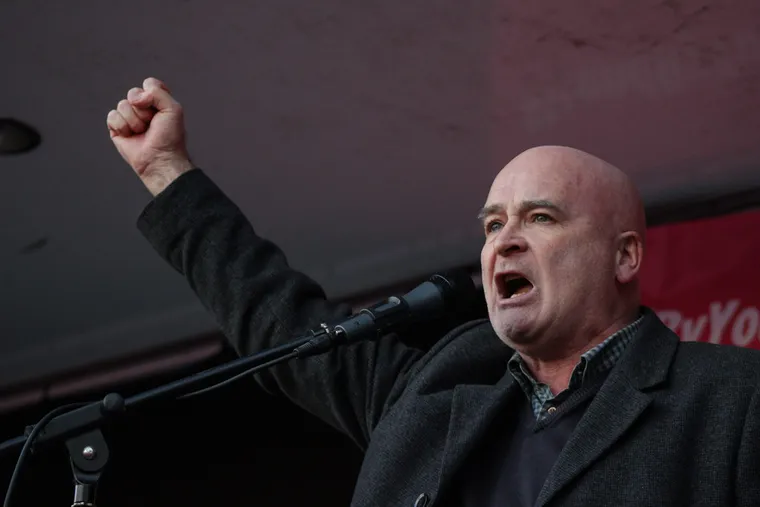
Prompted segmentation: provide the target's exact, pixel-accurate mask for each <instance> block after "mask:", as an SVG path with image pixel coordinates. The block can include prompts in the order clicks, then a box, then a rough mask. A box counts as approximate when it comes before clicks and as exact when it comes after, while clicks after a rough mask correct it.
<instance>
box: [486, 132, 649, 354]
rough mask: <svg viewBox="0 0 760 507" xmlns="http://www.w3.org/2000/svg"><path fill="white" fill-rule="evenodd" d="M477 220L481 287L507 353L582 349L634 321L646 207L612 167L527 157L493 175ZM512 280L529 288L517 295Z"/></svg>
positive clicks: (569, 158)
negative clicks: (566, 344)
mask: <svg viewBox="0 0 760 507" xmlns="http://www.w3.org/2000/svg"><path fill="white" fill-rule="evenodd" d="M481 218H482V220H483V228H484V233H485V243H484V246H483V250H482V252H481V265H482V272H483V286H484V289H485V292H486V299H487V300H488V304H489V314H490V316H491V322H492V324H493V325H494V329H496V331H497V333H498V334H499V335H500V336H501V337H502V339H504V340H505V341H506V342H507V343H508V344H510V345H512V346H516V345H517V344H519V343H520V340H524V341H525V343H530V344H533V345H536V344H539V345H540V344H541V343H544V342H545V341H546V340H549V341H551V340H553V339H555V338H556V337H564V339H565V340H570V341H572V340H576V341H577V340H580V341H581V342H583V340H584V339H585V338H583V337H588V336H608V334H607V333H608V331H609V330H610V329H614V328H616V326H618V324H620V323H621V322H629V321H630V319H631V317H632V315H634V314H637V313H638V308H639V287H638V271H639V267H640V264H641V259H642V257H643V244H644V234H645V231H646V223H645V216H644V208H643V205H642V202H641V198H640V197H639V193H638V191H637V190H636V187H635V186H634V184H633V182H632V181H631V180H630V179H629V178H628V176H626V174H625V173H623V172H622V171H621V170H619V169H618V168H616V167H615V166H613V165H612V164H609V163H608V162H605V161H603V160H601V159H600V158H598V157H595V156H593V155H590V154H588V153H586V152H583V151H581V150H577V149H574V148H568V147H563V146H541V147H537V148H532V149H529V150H527V151H525V152H523V153H521V154H520V155H518V156H517V157H515V158H514V159H513V160H511V161H510V162H509V163H508V164H507V165H506V166H505V167H504V168H503V169H502V170H501V171H500V172H499V174H498V175H497V176H496V178H495V179H494V182H493V184H492V185H491V189H490V192H489V194H488V198H487V200H486V205H485V207H484V208H483V212H482V213H481ZM517 275H519V276H520V278H521V279H524V280H527V282H524V283H522V284H521V285H519V288H517V286H518V283H517V282H513V279H514V277H515V276H517ZM505 280H508V281H510V283H507V282H506V281H505ZM617 329H619V327H617ZM615 330H616V329H615ZM579 337H580V338H579ZM576 344H577V343H576ZM555 345H556V344H555ZM550 350H552V351H554V352H556V351H557V350H561V347H560V348H559V349H558V348H557V347H556V346H552V347H551V348H550Z"/></svg>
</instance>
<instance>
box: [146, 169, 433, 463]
mask: <svg viewBox="0 0 760 507" xmlns="http://www.w3.org/2000/svg"><path fill="white" fill-rule="evenodd" d="M138 228H139V229H140V231H141V232H142V234H143V235H144V236H145V237H146V238H147V239H148V241H149V242H150V243H151V245H152V246H153V248H154V249H155V250H156V251H157V252H158V253H159V254H160V255H161V257H163V258H164V259H165V260H166V261H167V262H168V263H169V264H170V265H171V266H173V267H174V269H175V270H177V271H178V272H179V273H180V274H182V275H183V276H184V277H185V279H186V280H187V283H188V284H189V285H190V287H191V288H192V290H193V291H194V292H195V293H196V295H197V296H198V298H199V299H200V301H201V302H202V304H203V305H204V307H205V308H206V309H207V310H208V311H210V312H211V314H212V315H213V316H214V317H215V319H216V322H217V324H218V325H219V326H220V328H221V330H222V332H223V333H224V335H225V336H226V337H227V339H228V340H229V341H230V342H231V343H232V345H233V346H234V347H235V349H236V350H237V352H238V354H241V355H248V354H254V353H256V352H259V351H261V350H264V349H268V348H271V347H274V346H277V345H281V344H283V343H286V342H288V341H290V340H293V339H295V338H296V337H298V336H302V335H303V334H304V333H305V332H306V331H308V330H310V329H314V328H316V327H318V326H319V324H320V323H321V322H328V323H330V322H335V321H336V320H337V319H341V318H345V317H346V316H348V315H350V309H349V308H348V307H347V306H345V305H337V304H332V303H330V302H329V301H327V300H326V299H325V296H324V293H323V291H322V289H321V288H320V287H319V285H317V284H316V283H315V282H314V281H312V280H311V279H309V278H308V277H307V276H305V275H304V274H302V273H299V272H297V271H295V270H293V269H291V268H290V267H289V265H288V263H287V260H286V258H285V256H284V255H283V253H282V252H281V251H280V249H279V248H278V247H277V246H276V245H274V244H273V243H271V242H269V241H267V240H265V239H262V238H260V237H258V236H257V235H256V233H255V232H254V230H253V227H252V226H251V224H250V223H249V221H248V220H247V219H246V218H245V216H244V215H243V214H242V212H241V211H240V209H239V208H238V207H237V206H236V205H235V204H234V203H232V202H231V201H230V200H229V199H228V198H227V197H226V196H225V195H224V194H223V192H222V191H221V190H220V189H219V188H218V187H217V186H216V185H215V184H214V183H213V182H212V181H211V179H210V178H209V177H208V176H207V175H206V174H205V173H204V172H203V171H202V170H200V169H194V170H192V171H190V172H188V173H186V174H184V175H182V176H181V177H180V178H178V179H177V180H176V181H174V182H173V183H172V184H171V185H170V186H169V187H168V188H167V189H166V190H164V191H163V192H162V193H161V194H159V195H158V196H157V197H156V198H155V199H154V200H153V201H152V202H151V203H150V204H149V205H148V206H147V207H146V208H145V210H144V211H143V213H142V214H141V215H140V217H139V219H138ZM421 354H422V353H421V352H420V351H419V350H417V349H414V348H411V347H408V346H406V345H404V344H403V343H402V342H401V341H399V340H397V339H393V337H388V338H384V339H382V340H376V341H370V342H362V343H358V344H354V345H351V346H343V347H339V348H336V349H333V350H332V351H330V352H328V353H326V354H322V355H319V356H314V357H310V358H305V359H300V360H294V361H290V362H287V363H284V364H282V365H278V366H276V367H274V368H271V369H269V370H267V371H265V372H264V373H262V374H260V375H258V376H257V381H258V382H259V383H260V384H261V385H262V386H263V387H264V388H265V389H267V390H269V391H272V392H279V393H281V394H283V395H284V396H286V397H287V398H289V399H290V400H292V401H293V402H295V403H296V404H297V405H299V406H301V407H303V408H304V409H306V410H308V411H309V412H311V413H313V414H314V415H316V416H317V417H319V418H321V419H323V420H325V421H326V422H328V423H329V424H331V425H332V426H334V427H336V428H337V429H339V430H341V431H343V432H344V433H346V434H347V435H348V436H349V437H351V438H352V439H353V440H354V441H355V442H356V443H357V444H358V445H359V446H360V447H361V448H365V447H366V444H367V442H368V440H369V435H370V433H371V430H372V428H373V427H374V426H375V425H376V424H377V421H378V419H379V418H380V414H381V413H382V411H383V407H384V405H385V402H386V399H387V397H388V395H389V393H390V391H391V390H392V388H393V387H394V383H396V382H400V381H401V380H400V378H402V377H403V374H404V373H405V372H407V371H408V370H409V369H410V367H411V366H412V364H413V363H414V362H415V361H416V360H417V359H418V358H419V357H420V356H421Z"/></svg>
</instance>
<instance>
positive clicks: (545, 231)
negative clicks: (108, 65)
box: [107, 78, 760, 507]
mask: <svg viewBox="0 0 760 507" xmlns="http://www.w3.org/2000/svg"><path fill="white" fill-rule="evenodd" d="M107 124H108V127H109V130H110V132H111V137H112V140H113V142H114V144H115V145H116V147H117V149H118V150H119V152H120V153H121V155H122V156H123V158H124V159H125V160H126V161H127V162H128V163H129V164H130V165H131V166H132V168H133V169H134V170H135V172H136V173H137V175H138V176H139V177H140V179H141V180H142V182H143V183H144V184H145V186H146V187H147V188H148V189H149V190H150V192H151V193H152V194H153V196H154V197H155V198H154V200H153V201H152V202H151V203H150V204H149V205H148V206H147V207H146V209H145V211H144V212H143V214H142V215H141V217H140V220H139V227H140V229H141V231H142V232H143V234H144V235H145V236H146V237H147V238H148V240H149V241H150V242H151V243H152V244H153V246H154V248H155V249H156V250H157V251H158V252H159V253H160V254H161V255H162V256H163V257H164V258H165V259H166V260H167V261H168V262H169V263H170V264H171V265H172V266H173V267H174V268H175V269H177V270H178V271H179V272H180V273H182V274H183V275H184V276H185V277H186V278H187V280H188V283H189V284H190V286H191V287H192V288H193V289H194V290H195V292H196V293H197V294H198V296H199V298H200V299H201V301H203V303H204V304H205V306H206V307H207V308H208V309H209V310H210V311H211V312H212V313H213V314H214V315H215V316H216V318H217V321H218V323H219V325H220V326H221V328H222V330H223V331H224V333H225V335H226V336H227V337H228V338H229V339H230V340H231V342H232V343H233V344H234V345H235V346H236V348H237V350H238V352H239V353H241V354H249V353H253V352H256V351H259V350H261V349H264V348H269V347H272V346H275V345H277V344H279V343H282V342H284V341H287V340H290V339H291V338H292V337H294V336H297V335H299V333H300V332H302V331H304V330H307V329H313V328H315V327H316V326H317V325H318V324H319V323H320V322H324V321H334V319H337V318H343V317H346V316H347V315H348V314H349V309H348V308H346V307H345V306H341V305H334V304H331V303H329V302H328V301H326V300H325V298H324V296H323V293H322V291H321V289H320V288H319V287H318V286H317V285H316V284H315V283H314V282H312V281H311V280H310V279H308V278H307V277H306V276H304V275H302V274H300V273H298V272H295V271H293V270H292V269H290V268H289V267H288V265H287V262H286V260H285V257H284V255H283V254H282V252H281V251H280V250H279V249H278V248H277V247H276V246H275V245H273V244H272V243H270V242H267V241H266V240H264V239H261V238H260V237H258V236H257V235H256V234H255V233H254V231H253V228H252V227H251V225H250V223H249V222H248V221H247V220H246V219H245V217H243V215H242V214H241V213H240V211H239V209H238V208H237V207H236V206H235V205H234V204H233V203H232V202H230V201H229V200H228V199H227V198H226V197H225V196H224V195H223V193H222V192H221V191H220V190H219V189H218V188H217V187H216V186H215V185H214V184H213V183H212V182H211V181H210V179H209V178H208V177H207V176H206V175H205V173H203V172H202V171H201V170H200V169H197V168H194V166H193V164H192V162H191V161H190V158H189V156H188V153H187V150H186V148H185V143H184V126H183V120H182V108H181V106H180V105H179V104H178V103H177V102H176V101H175V100H174V99H173V98H172V96H171V94H170V92H169V91H168V89H167V88H166V87H165V86H164V85H163V83H161V82H160V81H158V80H156V79H152V78H149V79H147V80H145V82H144V83H143V87H142V88H134V89H131V90H130V91H129V92H128V94H127V98H126V99H125V100H122V101H120V102H119V103H118V106H117V108H116V109H115V110H114V111H111V112H110V113H109V115H108V118H107ZM481 219H482V222H483V231H484V236H485V242H484V246H483V251H482V257H481V262H482V272H483V284H484V287H485V295H486V299H487V304H488V311H489V319H488V320H480V321H474V322H470V323H467V324H465V325H463V326H460V327H459V328H457V329H455V330H454V331H452V332H450V333H449V334H448V335H447V336H445V337H444V338H443V339H441V340H440V341H439V342H438V343H437V344H436V345H435V346H434V347H433V348H432V349H431V350H430V351H428V352H427V353H423V352H421V351H419V350H416V349H412V348H409V347H407V346H405V345H404V344H403V343H401V342H400V341H399V340H397V339H395V338H394V337H393V336H389V337H387V338H384V339H381V340H377V341H375V342H365V343H360V344H356V345H353V346H350V347H343V348H340V349H336V350H333V351H331V352H329V353H326V354H323V355H321V356H317V357H314V358H309V359H305V360H301V361H296V362H291V363H288V364H285V365H280V366H278V367H276V368H274V369H272V370H270V371H268V372H266V373H265V374H262V375H261V376H259V377H258V380H259V381H260V382H261V383H262V385H263V386H265V387H266V388H268V389H270V390H274V391H277V392H279V393H281V394H283V395H284V396H287V397H288V398H290V399H292V400H293V401H294V402H295V403H297V404H299V405H300V406H302V407H304V408H305V409H307V410H309V411H311V412H312V413H314V414H316V415H317V416H319V417H321V418H323V419H324V420H325V421H327V422H329V423H330V424H332V425H333V426H335V427H336V428H338V429H339V430H341V431H343V432H345V433H346V434H348V435H349V436H350V437H351V438H352V439H353V440H354V441H355V442H356V443H357V444H358V445H359V446H360V447H361V448H362V449H363V450H364V451H365V460H364V463H363V466H362V470H361V472H360V475H359V479H358V484H357V487H356V490H355V493H354V498H353V502H352V505H355V506H369V505H377V506H383V507H388V506H397V505H398V506H402V505H405V506H417V507H420V506H426V505H465V506H497V505H498V506H502V505H510V506H511V505H515V506H533V505H538V506H546V505H573V506H575V505H578V506H580V505H616V506H634V505H636V506H644V505H646V506H649V505H668V506H675V505H684V506H685V505H690V506H693V505H705V506H707V505H711V506H712V505H737V506H750V505H760V461H759V460H760V445H759V444H760V413H758V410H760V395H758V394H757V392H758V386H759V385H760V382H759V380H760V358H759V357H758V354H757V353H754V352H752V351H749V350H743V349H738V348H733V347H720V346H713V345H708V344H700V343H681V342H680V341H679V340H678V337H677V336H675V335H674V334H673V333H672V332H671V331H670V330H668V329H667V328H666V327H665V326H664V325H663V324H662V323H661V322H660V321H659V320H658V318H657V317H656V315H654V314H653V313H652V312H651V310H649V309H647V308H644V307H641V306H640V301H639V288H638V279H637V275H638V271H639V268H640V266H641V262H642V259H643V252H644V233H645V222H644V213H643V210H642V205H641V201H640V199H639V197H638V194H637V192H636V190H635V188H634V186H633V185H632V184H631V182H630V181H629V180H628V178H627V177H626V176H625V175H624V174H623V173H622V172H620V171H619V170H617V169H616V168H614V167H613V166H611V165H609V164H607V163H605V162H603V161H601V160H599V159H597V158H595V157H593V156H591V155H588V154H586V153H583V152H580V151H578V150H573V149H570V148H563V147H541V148H535V149H531V150H528V151H526V152H524V153H522V154H521V155H519V156H517V157H516V158H515V159H514V160H512V161H511V162H509V164H507V166H506V167H505V168H504V169H503V170H502V171H501V172H500V173H499V174H498V176H497V177H496V179H495V180H494V182H493V185H492V187H491V190H490V192H489V194H488V198H487V200H486V203H485V206H484V208H483V210H482V212H481ZM706 247H708V248H715V247H716V245H706Z"/></svg>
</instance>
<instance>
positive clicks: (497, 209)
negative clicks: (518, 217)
mask: <svg viewBox="0 0 760 507" xmlns="http://www.w3.org/2000/svg"><path fill="white" fill-rule="evenodd" d="M538 208H543V209H550V210H552V211H554V212H556V213H559V214H561V215H562V214H564V212H563V211H562V209H561V208H560V207H559V206H557V205H556V204H554V203H553V202H551V201H548V200H546V199H533V200H529V201H523V202H521V203H520V206H519V208H518V209H517V212H518V213H519V214H524V213H527V212H528V211H531V210H534V209H538ZM503 213H505V210H504V206H502V205H501V204H490V205H488V206H484V207H483V208H482V209H481V210H480V211H479V212H478V220H479V221H481V222H482V221H483V220H485V219H486V217H489V216H491V215H497V214H503Z"/></svg>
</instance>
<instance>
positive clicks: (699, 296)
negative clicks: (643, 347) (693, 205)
mask: <svg viewBox="0 0 760 507" xmlns="http://www.w3.org/2000/svg"><path fill="white" fill-rule="evenodd" d="M642 292H643V303H644V304H645V305H647V306H649V307H651V308H652V309H653V310H655V311H656V312H657V314H658V315H659V316H660V318H661V319H662V320H663V322H665V324H667V325H668V326H669V327H670V328H671V329H673V330H674V331H675V332H676V333H677V334H678V335H679V336H680V337H681V339H682V340H684V341H701V342H711V343H722V344H726V345H736V346H740V347H749V348H753V349H760V311H758V308H759V307H760V211H751V212H744V213H737V214H733V215H726V216H722V217H716V218H710V219H706V220H696V221H693V222H684V223H677V224H668V225H663V226H659V227H654V228H651V229H649V231H647V246H646V251H645V254H644V264H643V266H642Z"/></svg>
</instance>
